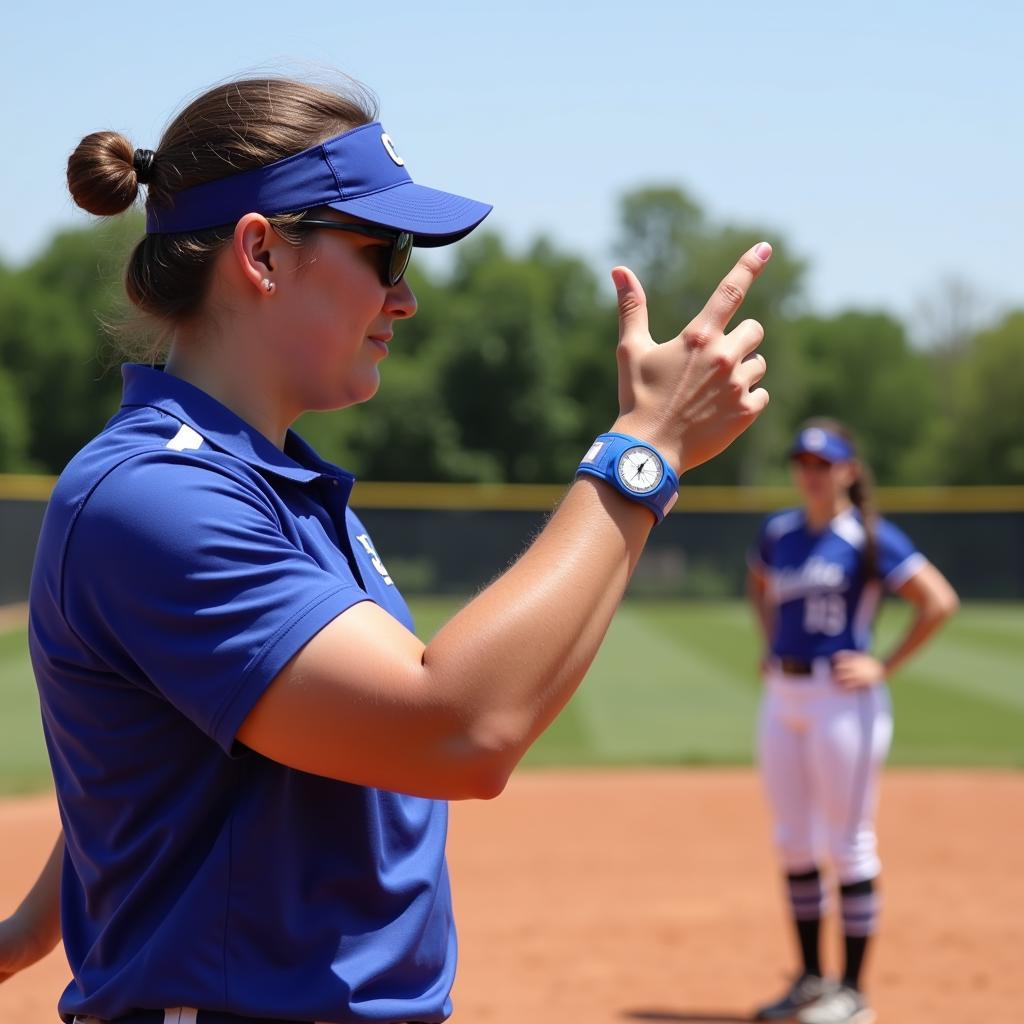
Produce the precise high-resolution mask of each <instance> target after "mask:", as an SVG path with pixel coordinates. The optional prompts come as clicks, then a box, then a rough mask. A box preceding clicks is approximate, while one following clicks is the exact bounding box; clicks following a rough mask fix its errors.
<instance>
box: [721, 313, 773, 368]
mask: <svg viewBox="0 0 1024 1024" xmlns="http://www.w3.org/2000/svg"><path fill="white" fill-rule="evenodd" d="M726 338H728V340H729V342H730V343H731V345H732V351H733V355H734V357H735V358H736V359H748V358H749V357H750V356H751V355H752V353H753V352H754V350H755V349H756V348H757V347H758V345H760V344H761V342H762V341H764V328H763V327H762V326H761V325H760V324H759V323H758V322H757V321H756V320H744V321H743V323H741V324H739V325H738V326H737V327H734V328H733V329H732V330H731V331H730V332H729V333H728V334H727V335H726Z"/></svg>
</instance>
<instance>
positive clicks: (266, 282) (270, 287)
mask: <svg viewBox="0 0 1024 1024" xmlns="http://www.w3.org/2000/svg"><path fill="white" fill-rule="evenodd" d="M276 287H277V285H276V284H274V282H273V281H271V280H270V278H269V277H265V278H263V290H264V291H265V292H266V293H267V294H268V295H270V294H272V293H273V291H274V289H275V288H276Z"/></svg>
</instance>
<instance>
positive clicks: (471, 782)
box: [457, 720, 529, 800]
mask: <svg viewBox="0 0 1024 1024" xmlns="http://www.w3.org/2000/svg"><path fill="white" fill-rule="evenodd" d="M457 742H458V746H459V748H460V749H461V760H462V761H463V767H464V778H465V787H466V792H465V794H464V799H471V800H493V799H494V798H495V797H497V796H500V795H501V794H502V793H503V792H504V790H505V787H506V786H507V785H508V780H509V779H510V778H511V776H512V772H513V771H514V770H515V767H516V765H517V764H519V761H520V759H521V758H522V756H523V754H525V753H526V750H527V748H528V746H529V741H528V738H527V737H526V736H525V735H524V734H523V732H522V730H520V729H517V728H514V727H513V726H512V724H511V723H509V722H504V723H500V722H496V721H493V720H492V721H489V722H486V723H477V724H475V725H474V726H473V727H472V728H471V729H468V730H466V732H465V733H464V734H463V735H462V736H461V737H460V738H459V740H458V741H457Z"/></svg>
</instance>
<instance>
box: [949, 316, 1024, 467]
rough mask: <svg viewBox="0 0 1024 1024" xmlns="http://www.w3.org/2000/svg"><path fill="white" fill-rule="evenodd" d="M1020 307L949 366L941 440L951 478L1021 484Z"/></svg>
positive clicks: (1023, 350)
mask: <svg viewBox="0 0 1024 1024" xmlns="http://www.w3.org/2000/svg"><path fill="white" fill-rule="evenodd" d="M1022 387H1024V311H1017V312H1013V313H1010V314H1008V315H1007V316H1006V317H1005V318H1004V319H1003V320H1002V321H1001V322H1000V323H998V324H997V325H996V326H994V327H992V328H991V329H990V330H987V331H982V332H981V333H980V334H978V335H977V336H976V337H975V339H974V342H973V344H971V345H970V346H969V348H968V349H967V351H966V352H965V353H964V357H963V359H962V361H961V362H960V364H959V365H958V366H957V367H956V370H955V371H954V387H953V389H952V392H951V393H950V394H949V395H948V397H947V403H948V407H947V409H946V410H945V415H944V417H943V422H944V423H945V424H946V429H945V431H944V436H943V437H942V439H941V442H940V449H939V451H940V455H941V464H942V465H943V467H944V469H945V479H946V480H947V481H948V482H949V483H952V484H1024V403H1022V402H1021V389H1022Z"/></svg>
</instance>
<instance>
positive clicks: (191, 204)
mask: <svg viewBox="0 0 1024 1024" xmlns="http://www.w3.org/2000/svg"><path fill="white" fill-rule="evenodd" d="M315 206H329V207H331V209H334V210H340V211H342V212H343V213H348V214H351V215H352V216H354V217H360V218H362V219H363V220H367V221H370V223H372V224H381V225H383V226H384V227H389V228H395V229H396V230H398V231H408V232H411V233H412V235H413V236H414V244H415V245H420V246H437V245H448V244H449V243H450V242H456V241H458V240H459V239H460V238H462V237H463V236H464V235H468V234H469V232H470V231H472V230H473V228H475V227H476V226H477V225H478V224H479V223H480V222H481V221H482V220H483V219H484V217H486V216H487V214H489V213H490V212H491V207H490V206H488V205H487V204H486V203H478V202H477V201H476V200H474V199H466V198H464V197H463V196H457V195H453V194H452V193H450V192H440V191H438V190H437V189H433V188H426V187H425V186H424V185H417V184H416V183H415V182H414V181H413V180H412V178H411V177H410V175H409V172H408V171H407V170H406V168H405V161H404V160H403V159H402V158H401V157H400V156H399V155H398V153H397V152H396V151H395V146H394V143H393V142H392V141H391V137H390V136H389V135H388V133H387V132H386V131H384V129H383V128H382V127H381V125H380V122H379V121H374V122H372V123H371V124H364V125H360V126H359V127H358V128H353V129H351V130H350V131H347V132H345V133H344V134H342V135H338V136H336V137H335V138H333V139H328V140H327V141H326V142H322V143H320V144H319V145H316V146H312V147H310V148H309V149H305V150H303V151H302V152H301V153H295V154H293V155H292V156H289V157H285V158H284V159H283V160H278V161H277V162H276V163H272V164H268V165H267V166H266V167H255V168H253V169H252V170H249V171H242V172H241V173H240V174H232V175H229V176H228V177H226V178H218V179H217V180H216V181H208V182H204V183H203V184H201V185H194V186H193V187H192V188H187V189H183V190H182V191H181V192H178V193H176V194H175V196H174V200H173V203H172V204H170V205H168V206H158V205H157V204H156V203H153V202H148V203H147V204H146V232H147V233H148V234H150V235H166V234H174V233H176V232H180V231H200V230H202V229H203V228H213V227H218V226H220V225H222V224H233V223H234V222H235V221H237V220H238V219H239V218H240V217H242V216H244V215H245V214H247V213H262V214H263V215H264V216H272V215H273V214H276V213H298V212H299V211H300V210H309V209H311V208H313V207H315Z"/></svg>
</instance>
